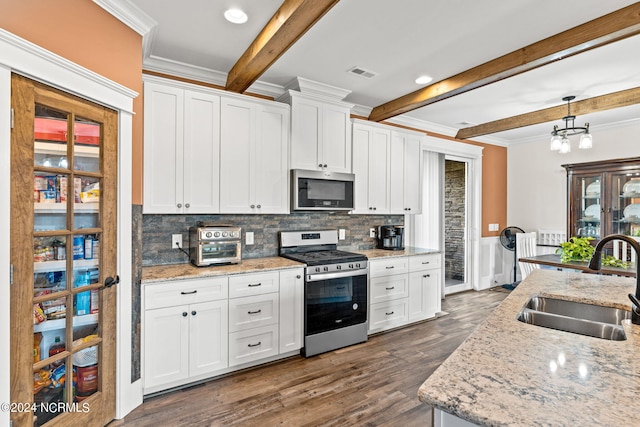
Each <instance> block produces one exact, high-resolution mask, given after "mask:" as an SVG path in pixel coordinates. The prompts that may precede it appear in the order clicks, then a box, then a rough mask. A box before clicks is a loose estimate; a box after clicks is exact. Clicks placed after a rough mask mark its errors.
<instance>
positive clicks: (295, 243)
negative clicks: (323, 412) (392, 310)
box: [280, 230, 369, 357]
mask: <svg viewBox="0 0 640 427" xmlns="http://www.w3.org/2000/svg"><path fill="white" fill-rule="evenodd" d="M337 244H338V232H337V230H321V231H286V232H284V231H283V232H280V256H283V257H285V258H289V259H293V260H295V261H299V262H304V263H305V264H307V268H306V269H305V280H304V283H305V284H304V301H305V302H304V347H303V348H302V351H301V353H302V355H303V356H305V357H308V356H313V355H315V354H320V353H324V352H326V351H330V350H335V349H337V348H341V347H346V346H349V345H352V344H357V343H360V342H364V341H366V340H367V276H368V272H369V267H368V262H367V257H366V256H364V255H361V254H356V253H353V252H345V251H340V250H337Z"/></svg>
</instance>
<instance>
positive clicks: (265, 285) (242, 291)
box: [229, 271, 280, 298]
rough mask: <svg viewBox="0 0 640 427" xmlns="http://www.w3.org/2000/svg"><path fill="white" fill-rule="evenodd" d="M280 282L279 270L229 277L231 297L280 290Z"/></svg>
mask: <svg viewBox="0 0 640 427" xmlns="http://www.w3.org/2000/svg"><path fill="white" fill-rule="evenodd" d="M279 284H280V274H279V273H278V272H277V271H276V272H272V273H258V274H239V275H237V276H231V277H229V298H238V297H247V296H251V295H262V294H268V293H271V292H278V291H279V290H280V289H279V288H280V286H279Z"/></svg>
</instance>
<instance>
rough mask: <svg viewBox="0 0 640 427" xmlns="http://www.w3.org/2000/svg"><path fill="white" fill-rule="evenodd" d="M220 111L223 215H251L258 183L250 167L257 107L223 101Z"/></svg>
mask: <svg viewBox="0 0 640 427" xmlns="http://www.w3.org/2000/svg"><path fill="white" fill-rule="evenodd" d="M220 108H221V119H220V120H221V122H220V212H221V213H251V212H252V210H255V201H254V200H252V198H251V197H252V195H253V193H254V188H253V183H254V182H255V170H253V169H252V167H251V166H252V163H253V162H252V161H251V156H252V151H253V150H254V148H253V144H254V141H255V117H256V108H255V104H253V103H250V102H247V101H243V100H239V99H235V98H222V99H221V107H220ZM253 164H255V163H253ZM251 205H253V208H251Z"/></svg>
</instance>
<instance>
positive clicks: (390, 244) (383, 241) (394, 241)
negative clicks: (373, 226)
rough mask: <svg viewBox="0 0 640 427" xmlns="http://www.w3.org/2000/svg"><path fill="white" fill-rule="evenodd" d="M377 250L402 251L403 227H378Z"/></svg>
mask: <svg viewBox="0 0 640 427" xmlns="http://www.w3.org/2000/svg"><path fill="white" fill-rule="evenodd" d="M378 249H387V250H390V251H401V250H403V249H404V225H381V226H379V227H378Z"/></svg>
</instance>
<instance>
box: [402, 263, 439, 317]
mask: <svg viewBox="0 0 640 427" xmlns="http://www.w3.org/2000/svg"><path fill="white" fill-rule="evenodd" d="M438 311H440V270H439V269H438V270H435V269H434V270H425V271H417V272H414V273H410V274H409V321H416V320H421V319H428V318H431V317H434V316H435V315H436V313H437V312H438Z"/></svg>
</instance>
